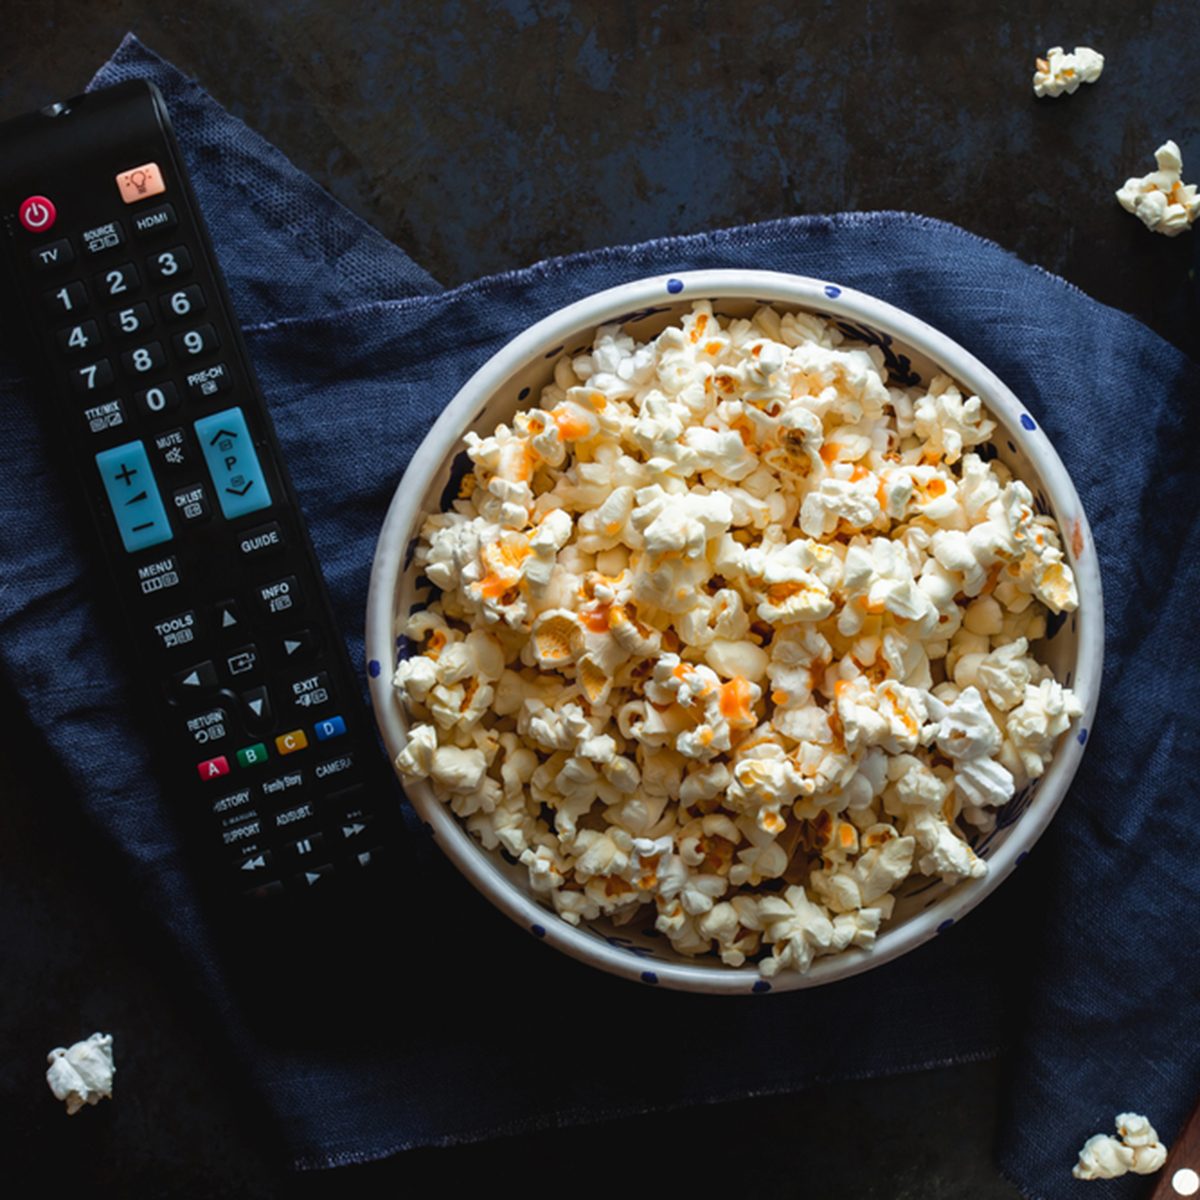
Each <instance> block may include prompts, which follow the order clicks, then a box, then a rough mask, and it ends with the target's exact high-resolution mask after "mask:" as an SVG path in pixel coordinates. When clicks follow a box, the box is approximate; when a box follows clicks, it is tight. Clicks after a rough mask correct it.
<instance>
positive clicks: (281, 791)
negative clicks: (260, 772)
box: [262, 771, 304, 799]
mask: <svg viewBox="0 0 1200 1200" xmlns="http://www.w3.org/2000/svg"><path fill="white" fill-rule="evenodd" d="M303 786H304V772H303V771H288V772H287V773H286V774H285V775H277V776H276V777H275V778H274V779H268V780H267V782H266V783H264V784H263V785H262V791H263V795H264V796H270V797H272V799H273V798H274V797H276V796H286V795H287V794H288V792H294V791H295V790H296V789H297V788H301V787H303ZM289 799H291V797H289Z"/></svg>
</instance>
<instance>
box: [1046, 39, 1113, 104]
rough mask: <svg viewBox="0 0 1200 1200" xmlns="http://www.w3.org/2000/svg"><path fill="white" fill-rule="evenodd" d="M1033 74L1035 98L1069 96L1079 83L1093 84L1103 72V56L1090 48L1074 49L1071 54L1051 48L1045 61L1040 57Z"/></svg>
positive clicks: (1057, 47) (1078, 47)
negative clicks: (1064, 93)
mask: <svg viewBox="0 0 1200 1200" xmlns="http://www.w3.org/2000/svg"><path fill="white" fill-rule="evenodd" d="M1036 68H1037V69H1036V70H1035V71H1034V73H1033V90H1034V93H1035V94H1036V95H1038V96H1061V95H1062V94H1063V92H1066V93H1067V95H1068V96H1070V95H1072V94H1073V93H1074V92H1076V91H1078V90H1079V85H1080V84H1081V83H1095V82H1096V80H1097V79H1099V78H1100V72H1101V71H1103V70H1104V55H1103V54H1098V53H1097V52H1096V51H1095V50H1093V49H1091V48H1090V47H1089V46H1076V47H1075V50H1074V52H1073V53H1071V54H1067V53H1065V52H1064V50H1063V48H1062V47H1061V46H1052V47H1051V48H1050V49H1049V50H1047V51H1046V57H1045V58H1039V59H1038V60H1037V63H1036Z"/></svg>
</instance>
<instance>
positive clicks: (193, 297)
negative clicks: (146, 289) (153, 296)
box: [158, 283, 208, 321]
mask: <svg viewBox="0 0 1200 1200" xmlns="http://www.w3.org/2000/svg"><path fill="white" fill-rule="evenodd" d="M158 306H159V308H161V309H162V314H163V316H164V317H166V319H167V320H168V321H179V320H182V319H183V318H184V317H192V316H195V315H196V314H197V313H202V312H203V311H204V310H205V309H206V308H207V307H208V303H207V301H206V300H205V299H204V293H203V292H202V291H201V290H200V285H199V284H198V283H193V284H192V285H191V286H190V287H185V288H180V289H179V291H177V292H165V293H164V294H163V295H161V296H159V298H158Z"/></svg>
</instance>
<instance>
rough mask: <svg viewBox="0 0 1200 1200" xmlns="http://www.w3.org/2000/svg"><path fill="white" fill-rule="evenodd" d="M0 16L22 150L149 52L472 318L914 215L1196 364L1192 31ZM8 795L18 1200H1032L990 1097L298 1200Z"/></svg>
mask: <svg viewBox="0 0 1200 1200" xmlns="http://www.w3.org/2000/svg"><path fill="white" fill-rule="evenodd" d="M0 15H2V16H3V35H2V41H0V118H3V117H7V116H11V115H15V114H17V113H19V112H22V111H24V110H26V109H28V108H33V107H38V106H40V105H42V104H45V103H47V102H48V101H50V100H52V99H56V98H60V97H63V96H67V95H70V94H73V93H75V92H77V91H80V90H81V89H82V88H83V86H84V85H85V84H86V82H87V81H88V79H89V78H90V77H91V75H92V73H93V72H94V70H95V69H96V68H97V67H98V66H99V65H100V63H101V62H102V61H103V60H104V59H105V58H107V57H108V55H109V54H110V53H111V51H112V50H113V49H115V47H116V45H117V43H118V42H119V40H120V38H121V36H122V34H123V33H124V32H125V31H126V30H127V29H133V30H134V31H135V32H137V33H138V35H139V36H140V37H141V38H142V39H143V41H145V42H146V43H147V44H148V45H149V46H151V47H152V48H153V49H155V50H157V51H158V52H159V53H161V54H163V55H165V56H166V57H167V58H169V59H171V60H172V61H173V62H175V63H176V64H177V65H178V66H179V67H181V68H182V69H183V70H185V71H187V72H188V73H189V74H193V75H195V76H197V77H198V78H199V80H200V82H201V83H202V84H203V85H204V86H205V87H206V88H207V89H208V90H209V91H210V92H211V93H212V94H213V95H214V96H215V97H216V98H217V99H218V100H219V101H220V102H222V103H223V104H224V105H226V106H227V107H228V108H229V109H231V110H232V111H233V112H234V113H236V114H237V115H238V116H240V117H242V118H243V119H244V120H246V121H247V122H248V123H250V124H251V125H252V126H254V127H255V128H256V129H257V130H258V131H260V132H261V133H262V134H263V135H264V136H266V137H267V138H268V139H269V140H270V141H272V142H274V143H275V144H276V145H278V146H279V147H280V148H281V149H282V150H283V151H284V152H285V153H286V154H288V155H289V156H290V157H291V158H292V159H293V160H294V161H295V162H296V163H297V165H298V166H300V167H301V168H302V169H304V170H306V171H308V172H309V173H311V174H312V175H313V177H314V178H316V179H317V180H318V181H319V182H320V183H322V184H324V185H325V186H326V187H328V188H329V189H330V190H331V191H333V192H334V193H335V194H336V195H337V196H338V197H339V198H340V199H341V200H342V201H343V202H344V203H346V204H347V205H348V206H349V207H350V208H352V209H353V210H354V211H356V212H358V213H360V214H361V215H362V216H364V217H365V218H366V219H367V220H369V221H371V222H372V223H374V224H375V225H376V226H377V227H378V228H380V229H381V230H382V231H383V232H384V233H385V234H387V235H388V236H389V237H391V238H393V239H394V240H396V241H397V242H399V243H400V244H401V245H402V246H403V247H404V248H405V249H407V250H408V251H409V252H410V253H411V254H412V255H413V257H414V258H415V259H416V260H417V261H418V262H420V263H421V264H422V265H424V266H425V267H426V268H427V269H428V270H429V271H430V272H431V273H432V274H433V275H434V276H435V277H436V278H438V279H439V280H440V281H441V282H443V283H445V284H455V283H459V282H462V281H465V280H468V279H471V278H473V277H475V276H477V275H480V274H485V273H489V272H493V271H497V270H503V269H506V268H509V267H515V266H521V265H524V264H526V263H528V262H530V261H532V260H534V259H537V258H540V257H543V256H545V255H548V254H558V253H566V252H570V251H573V250H578V249H584V248H587V247H591V246H599V245H604V244H606V243H611V242H616V241H629V240H636V239H642V238H647V237H654V236H659V235H663V234H671V233H682V232H692V231H696V230H700V229H704V228H711V227H714V226H721V225H730V224H736V223H740V222H743V221H751V220H757V219H761V218H768V217H775V216H780V215H784V214H791V213H804V212H833V211H838V210H843V209H870V208H896V209H907V210H911V211H915V212H924V213H928V214H931V215H933V216H937V217H942V218H944V219H946V220H950V221H954V222H956V223H957V224H960V225H962V226H964V227H966V228H967V229H970V230H973V231H974V232H977V233H979V234H982V235H984V236H986V237H990V238H993V239H995V240H996V241H998V242H1000V243H1001V244H1002V245H1004V246H1006V247H1008V248H1009V249H1011V250H1013V251H1015V252H1016V253H1018V254H1019V255H1021V256H1022V257H1024V258H1026V259H1028V260H1029V261H1031V262H1035V263H1038V264H1040V265H1041V266H1043V267H1045V268H1047V269H1048V270H1051V271H1054V272H1056V273H1059V274H1061V275H1064V276H1065V277H1066V278H1067V279H1069V280H1070V281H1071V282H1073V283H1075V284H1077V285H1079V286H1080V287H1082V288H1084V289H1085V290H1086V291H1088V292H1090V293H1091V294H1092V295H1094V296H1096V297H1097V298H1099V299H1100V300H1103V301H1105V302H1106V303H1108V304H1112V305H1114V306H1116V307H1119V308H1122V309H1125V310H1126V311H1128V312H1131V313H1133V314H1134V315H1136V316H1138V317H1139V318H1141V319H1142V320H1144V321H1145V322H1147V323H1148V324H1149V325H1151V326H1152V327H1153V328H1154V329H1156V330H1157V331H1158V332H1159V333H1161V334H1162V335H1163V336H1164V337H1166V338H1168V339H1169V340H1170V341H1172V342H1174V343H1175V344H1176V345H1178V346H1180V347H1182V348H1183V349H1185V350H1186V351H1188V352H1189V353H1190V354H1191V355H1192V356H1193V357H1200V323H1198V322H1197V291H1196V284H1195V271H1194V266H1195V261H1196V238H1197V236H1198V235H1196V234H1187V235H1184V236H1183V237H1180V238H1177V239H1174V240H1168V239H1165V238H1161V237H1156V236H1153V235H1151V234H1149V233H1148V232H1147V231H1145V230H1144V229H1143V228H1142V227H1141V225H1140V224H1139V223H1138V222H1136V221H1135V220H1134V219H1133V218H1132V217H1130V216H1128V215H1127V214H1125V213H1124V212H1123V211H1122V210H1121V209H1120V208H1119V207H1118V205H1117V204H1116V202H1115V200H1114V199H1113V196H1112V193H1113V191H1114V189H1115V188H1116V187H1118V186H1119V185H1120V184H1121V183H1122V182H1123V181H1124V179H1125V178H1126V177H1127V176H1129V175H1134V174H1136V175H1141V174H1144V173H1145V172H1146V171H1148V170H1150V169H1151V168H1152V166H1153V158H1152V155H1153V151H1154V149H1155V147H1156V146H1157V145H1159V143H1160V142H1162V141H1163V140H1165V139H1166V138H1168V137H1173V138H1174V139H1175V140H1176V141H1177V142H1178V143H1179V145H1180V146H1181V148H1182V150H1183V155H1184V164H1185V171H1184V178H1185V179H1187V180H1192V179H1194V180H1197V181H1200V116H1198V115H1197V114H1198V111H1200V110H1197V108H1196V106H1195V103H1194V96H1195V89H1194V66H1195V62H1196V54H1197V52H1198V51H1200V6H1198V5H1196V4H1195V3H1194V0H1192V2H1183V0H1158V2H1156V3H1155V2H1147V0H1142V2H1141V3H1139V4H1137V5H1130V4H1126V3H1123V2H1121V0H1092V2H1090V3H1082V2H1079V0H1066V2H1062V3H1057V4H1055V5H1054V6H1049V5H1038V4H1033V3H1025V4H998V3H995V2H994V0H961V2H959V3H946V2H945V0H941V2H936V3H935V2H930V3H908V4H887V3H884V2H883V0H875V2H871V0H846V2H837V0H825V2H823V3H797V2H792V3H780V4H775V5H771V4H756V3H751V2H749V0H747V2H744V3H741V4H737V5H733V4H730V3H727V2H726V3H721V4H710V3H703V2H699V0H697V2H694V3H686V4H682V3H681V4H669V3H661V4H654V5H651V4H643V3H636V2H634V0H624V2H616V0H613V2H610V3H591V4H585V3H551V2H545V3H542V2H538V0H525V2H519V0H509V2H507V3H485V2H482V0H479V2H476V0H454V2H447V3H442V4H423V5H412V6H405V5H388V4H379V3H355V4H351V3H348V2H343V3H338V2H337V0H291V2H286V0H257V3H255V4H253V5H251V4H242V3H236V2H234V0H194V2H193V3H191V4H188V5H187V6H186V7H185V6H182V5H181V6H179V7H178V8H176V7H175V6H174V5H164V4H162V3H151V2H150V0H92V2H91V3H89V4H87V5H67V4H62V3H30V2H28V0H4V3H3V6H2V8H0ZM1051 44H1062V45H1064V46H1066V47H1067V48H1068V49H1069V48H1071V47H1072V46H1074V45H1077V44H1080V45H1091V46H1093V47H1095V48H1096V49H1098V50H1100V51H1101V52H1102V53H1104V54H1105V55H1106V56H1107V58H1108V63H1107V66H1106V68H1105V72H1104V76H1103V78H1102V80H1101V81H1100V82H1099V84H1097V85H1095V86H1092V87H1087V86H1085V87H1083V88H1082V89H1081V90H1080V91H1079V92H1078V93H1077V94H1076V95H1074V96H1071V97H1062V98H1060V99H1058V100H1043V101H1035V99H1034V97H1033V93H1032V90H1031V87H1030V76H1031V73H1032V64H1033V59H1034V57H1035V56H1036V55H1037V54H1038V53H1042V52H1044V51H1045V50H1046V49H1047V47H1048V46H1050V45H1051ZM1147 386H1148V387H1152V386H1153V381H1152V380H1148V381H1147ZM1104 400H1105V398H1104V396H1103V395H1098V396H1097V397H1096V403H1097V404H1103V403H1104ZM0 769H2V770H3V779H4V783H3V796H4V803H3V805H2V806H0V973H2V978H3V980H4V999H3V1005H2V1007H0V1123H2V1126H3V1129H4V1134H5V1143H6V1163H5V1184H4V1191H5V1192H6V1194H9V1195H13V1196H14V1197H18V1198H23V1197H26V1196H47V1197H57V1196H65V1195H68V1194H72V1193H73V1192H75V1191H80V1192H84V1191H86V1192H87V1193H88V1194H90V1195H93V1196H105V1197H108V1196H113V1197H116V1196H121V1197H138V1198H140V1197H151V1196H154V1197H158V1196H172V1197H174V1196H178V1197H230V1198H233V1197H237V1198H243V1197H245V1198H250V1197H274V1196H291V1195H302V1196H314V1197H316V1196H333V1195H335V1194H336V1195H338V1196H358V1195H368V1194H370V1195H374V1194H385V1193H386V1194H388V1195H391V1194H395V1193H397V1192H399V1191H401V1190H402V1189H412V1188H414V1187H415V1188H417V1189H420V1190H421V1191H424V1188H425V1182H424V1181H426V1180H429V1179H434V1178H436V1180H437V1183H438V1186H439V1188H440V1189H446V1190H449V1191H450V1192H454V1191H456V1190H459V1189H461V1188H465V1187H466V1186H467V1184H468V1183H470V1182H472V1181H478V1180H480V1179H484V1178H491V1179H493V1180H495V1181H496V1182H497V1183H498V1182H499V1181H500V1180H502V1179H503V1180H505V1181H506V1182H508V1181H511V1183H512V1184H514V1185H515V1186H517V1187H519V1188H533V1189H539V1190H540V1189H542V1188H546V1187H550V1188H552V1189H553V1190H555V1191H557V1190H559V1189H566V1188H569V1189H570V1190H571V1191H572V1192H573V1193H577V1194H586V1193H587V1192H588V1191H589V1190H590V1189H591V1188H593V1187H598V1186H603V1187H604V1189H605V1190H606V1191H610V1192H611V1191H612V1190H613V1189H614V1188H615V1189H618V1190H622V1191H623V1190H625V1189H627V1188H634V1189H636V1190H644V1189H645V1188H647V1187H654V1188H657V1187H659V1186H661V1185H662V1184H664V1183H666V1182H667V1181H670V1185H671V1186H672V1188H677V1189H679V1190H685V1189H686V1190H688V1191H691V1190H695V1189H698V1188H703V1189H704V1190H705V1191H707V1192H710V1193H717V1192H719V1191H723V1190H725V1189H727V1188H728V1189H732V1188H734V1187H738V1188H742V1189H745V1188H747V1187H749V1188H752V1189H753V1191H754V1192H755V1194H757V1195H763V1196H781V1197H782V1196H794V1197H801V1196H809V1195H812V1196H832V1197H843V1196H845V1197H851V1196H853V1197H863V1198H870V1200H901V1198H910V1200H917V1198H921V1200H935V1198H938V1200H940V1198H951V1197H955V1198H957V1197H971V1198H972V1200H1001V1198H1011V1197H1015V1195H1016V1192H1015V1191H1014V1190H1013V1189H1012V1188H1011V1187H1010V1186H1009V1185H1008V1184H1007V1183H1006V1182H1005V1181H1003V1180H1002V1179H1000V1178H999V1176H998V1175H997V1174H996V1172H995V1170H994V1168H993V1167H992V1165H991V1160H990V1147H991V1141H992V1137H993V1133H994V1128H993V1126H994V1121H995V1111H996V1105H995V1096H996V1093H997V1089H998V1088H999V1087H1000V1086H1001V1085H1002V1071H1003V1068H1002V1066H1000V1065H997V1064H974V1065H967V1066H959V1067H955V1068H948V1069H946V1070H943V1071H936V1072H928V1073H925V1074H922V1075H918V1076H913V1077H909V1078H903V1079H895V1080H887V1081H875V1082H864V1083H852V1084H839V1085H836V1086H832V1087H826V1088H821V1089H818V1090H815V1091H812V1092H809V1093H806V1094H804V1095H802V1096H799V1097H796V1098H793V1099H784V1100H780V1099H770V1100H751V1101H747V1102H744V1103H741V1104H736V1105H728V1106H722V1107H717V1108H710V1109H701V1110H697V1111H689V1112H684V1113H677V1114H668V1115H663V1116H655V1117H645V1118H641V1119H638V1120H636V1121H634V1120H631V1121H621V1122H615V1123H612V1124H609V1125H605V1126H600V1127H593V1128H589V1129H578V1130H565V1131H562V1132H559V1133H557V1134H554V1135H537V1136H536V1137H526V1138H514V1139H509V1140H506V1141H501V1142H497V1143H492V1144H489V1145H483V1146H477V1147H463V1148H457V1149H453V1150H441V1151H439V1150H430V1151H421V1152H416V1153H413V1154H409V1155H406V1156H403V1157H402V1158H400V1159H399V1160H396V1161H394V1162H391V1163H384V1164H379V1165H376V1166H373V1167H369V1168H363V1169H359V1170H354V1171H340V1172H335V1173H332V1174H330V1175H327V1176H319V1177H312V1178H305V1179H299V1180H297V1179H290V1178H287V1177H285V1176H284V1174H283V1173H282V1172H281V1171H280V1169H279V1168H278V1166H277V1163H276V1160H275V1158H274V1147H273V1146H272V1145H271V1143H270V1142H269V1140H267V1138H266V1137H265V1135H264V1134H262V1133H261V1131H260V1125H259V1122H258V1114H257V1112H256V1111H255V1108H254V1104H253V1100H252V1099H251V1098H250V1097H248V1096H246V1095H244V1094H243V1093H242V1091H241V1082H240V1078H239V1076H238V1075H237V1074H236V1072H235V1071H233V1069H232V1068H231V1064H230V1063H229V1062H227V1061H226V1059H225V1057H224V1051H223V1048H222V1046H221V1043H220V1039H219V1037H217V1036H216V1031H215V1030H214V1029H213V1028H212V1024H211V1021H212V1017H211V1014H209V1013H208V1012H207V1011H203V1010H199V1009H197V1007H196V1006H195V1004H194V1003H193V1002H192V1000H191V998H190V997H189V996H188V995H187V993H186V991H185V990H184V989H183V987H182V986H181V985H180V983H179V982H178V979H177V974H176V971H175V964H174V963H173V961H172V957H171V951H170V948H169V947H168V946H166V945H165V944H160V943H159V942H157V941H156V940H155V935H154V934H153V932H152V931H151V930H152V925H151V922H150V921H149V920H147V919H146V916H145V914H142V913H139V912H138V904H137V898H136V896H134V895H133V893H132V891H131V889H130V888H129V886H128V884H127V882H126V880H125V879H124V877H123V875H122V873H121V870H120V867H119V864H117V863H116V862H115V861H114V860H113V858H112V856H111V854H110V852H109V850H108V848H107V847H106V846H105V845H104V844H103V843H102V842H100V841H98V840H97V839H96V837H95V836H94V835H93V833H92V831H91V830H89V829H88V828H87V827H86V826H85V825H84V824H83V822H82V821H81V819H80V818H79V816H78V814H77V812H76V811H75V809H74V807H73V806H72V804H71V800H70V797H69V796H68V795H67V794H65V789H64V788H63V786H62V783H61V781H60V780H59V779H58V778H57V777H56V775H55V774H54V772H53V771H48V770H47V768H46V765H45V763H44V760H43V759H42V757H41V755H40V751H39V743H38V739H37V736H36V733H35V732H34V731H32V730H31V729H30V728H29V727H28V725H27V722H26V720H25V717H24V715H23V713H21V712H20V711H19V710H18V709H17V707H16V705H15V701H13V700H12V699H11V697H9V696H8V695H7V693H3V694H0ZM399 986H405V983H404V981H403V980H400V981H399ZM881 1002H884V1003H886V997H884V998H882V1001H881ZM96 1028H100V1029H105V1030H108V1031H111V1032H113V1033H114V1034H115V1035H116V1053H117V1065H118V1076H117V1094H116V1100H115V1101H114V1102H112V1103H105V1104H103V1105H101V1106H100V1107H99V1108H97V1109H94V1110H88V1111H86V1112H84V1113H82V1114H80V1115H79V1116H77V1117H75V1118H73V1119H70V1120H68V1119H67V1118H66V1116H65V1115H64V1113H63V1112H62V1110H61V1106H58V1105H57V1104H56V1102H55V1101H54V1100H53V1098H52V1097H51V1096H50V1094H49V1091H48V1090H47V1089H46V1087H45V1085H44V1083H43V1082H42V1073H43V1071H44V1054H45V1052H46V1051H47V1050H49V1049H50V1047H51V1046H54V1045H56V1044H60V1043H62V1042H69V1041H70V1040H72V1039H74V1038H75V1037H82V1036H85V1035H86V1034H88V1033H90V1032H91V1031H92V1030H93V1029H96ZM698 1050H699V1048H698ZM783 1052H786V1048H782V1047H781V1053H783ZM1069 1168H1070V1163H1069V1161H1064V1164H1063V1169H1064V1171H1065V1170H1069ZM10 1188H11V1189H12V1190H10Z"/></svg>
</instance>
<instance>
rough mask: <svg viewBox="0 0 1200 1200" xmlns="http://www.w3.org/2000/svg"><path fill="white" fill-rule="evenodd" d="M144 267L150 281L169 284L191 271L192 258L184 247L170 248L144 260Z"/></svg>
mask: <svg viewBox="0 0 1200 1200" xmlns="http://www.w3.org/2000/svg"><path fill="white" fill-rule="evenodd" d="M146 267H147V269H148V270H149V272H150V278H151V279H157V280H158V281H159V282H160V283H171V282H173V281H174V280H176V279H179V278H181V277H182V276H184V275H186V274H188V272H189V271H191V269H192V256H191V255H190V254H189V253H188V249H187V247H186V246H172V247H171V249H170V250H160V251H159V252H158V253H157V254H151V255H150V257H149V258H147V259H146Z"/></svg>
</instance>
